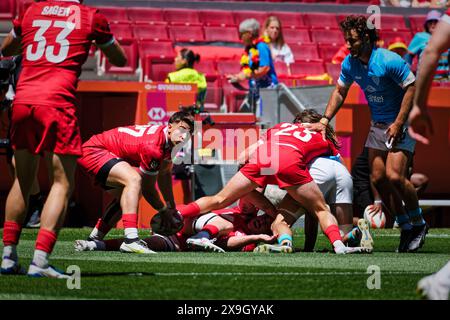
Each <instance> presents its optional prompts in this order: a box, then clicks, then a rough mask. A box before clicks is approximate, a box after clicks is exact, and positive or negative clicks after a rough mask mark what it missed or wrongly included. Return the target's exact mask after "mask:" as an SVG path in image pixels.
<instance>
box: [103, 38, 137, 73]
mask: <svg viewBox="0 0 450 320" xmlns="http://www.w3.org/2000/svg"><path fill="white" fill-rule="evenodd" d="M119 42H120V45H121V46H122V48H123V50H124V51H125V54H126V56H127V64H126V66H124V67H116V66H113V65H112V64H110V63H109V61H108V59H106V58H105V72H106V73H120V74H134V73H135V72H136V68H137V66H138V48H137V43H136V41H134V40H125V39H124V40H122V41H119Z"/></svg>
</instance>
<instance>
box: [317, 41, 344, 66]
mask: <svg viewBox="0 0 450 320" xmlns="http://www.w3.org/2000/svg"><path fill="white" fill-rule="evenodd" d="M318 48H319V57H320V59H323V61H325V62H331V59H333V57H334V55H335V54H336V52H337V51H338V50H339V46H334V45H321V46H318Z"/></svg>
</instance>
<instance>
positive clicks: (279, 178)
mask: <svg viewBox="0 0 450 320" xmlns="http://www.w3.org/2000/svg"><path fill="white" fill-rule="evenodd" d="M327 128H328V129H327V135H326V136H327V139H325V140H324V139H323V138H322V136H321V135H320V134H316V133H315V132H311V131H309V130H307V129H306V128H304V127H303V125H302V124H301V123H296V124H292V123H280V124H278V125H276V126H274V127H272V128H271V129H269V130H268V131H267V133H266V136H265V137H263V138H262V139H260V140H259V142H258V143H256V144H255V145H253V146H251V147H250V148H249V152H250V155H251V156H250V161H249V162H248V163H246V164H245V165H244V166H243V167H242V168H241V170H240V171H239V172H238V173H236V174H235V175H234V177H233V178H231V180H230V181H229V182H228V183H227V185H226V186H225V187H224V188H223V189H222V191H220V192H219V193H218V194H216V195H214V196H210V197H203V198H200V199H198V200H196V201H195V202H192V203H190V204H189V205H188V206H187V208H186V209H185V214H186V216H195V215H198V214H201V213H206V212H209V211H211V210H217V209H220V208H225V207H226V206H228V205H230V204H231V203H233V202H234V201H236V200H237V199H239V198H241V197H243V196H244V195H245V194H247V193H249V192H251V191H252V190H254V189H256V188H257V187H264V186H265V185H267V184H276V185H278V186H279V187H280V188H283V189H286V191H287V192H288V194H289V195H290V196H291V197H292V198H293V199H294V200H295V201H297V202H299V203H301V204H302V206H303V207H304V208H305V209H306V210H307V211H308V212H311V213H314V214H315V216H316V217H317V218H318V220H319V223H320V226H321V228H322V230H323V231H324V233H325V234H326V235H327V237H328V238H329V240H330V242H331V243H332V244H333V247H334V251H335V252H336V253H338V254H345V253H353V252H361V251H363V249H362V248H360V247H353V248H349V247H346V246H345V245H344V244H343V242H342V238H341V235H340V233H339V228H338V225H337V221H336V218H334V216H333V215H332V214H331V213H330V211H329V209H328V208H327V206H326V203H325V200H324V197H323V195H322V193H321V192H320V190H319V188H318V187H317V185H316V183H315V182H314V181H313V179H312V178H311V175H310V174H309V171H308V167H307V164H308V162H310V161H311V160H312V159H313V158H315V157H318V156H322V155H336V154H337V153H338V152H337V149H336V147H337V142H336V140H335V137H334V133H333V131H332V129H331V127H329V126H327ZM286 214H287V213H286V212H283V211H281V212H278V216H277V218H276V219H275V222H274V224H273V225H272V230H278V232H277V235H278V242H279V244H280V245H283V246H284V245H285V246H286V247H289V248H286V250H290V251H292V247H291V244H292V237H291V236H290V235H289V233H290V232H287V231H286V232H283V229H285V230H286V228H287V229H289V226H288V225H287V224H286V223H285V222H284V220H285V217H284V216H285V215H286Z"/></svg>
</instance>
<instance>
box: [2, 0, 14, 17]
mask: <svg viewBox="0 0 450 320" xmlns="http://www.w3.org/2000/svg"><path fill="white" fill-rule="evenodd" d="M15 15H16V2H15V0H1V1H0V19H12V18H14V16H15Z"/></svg>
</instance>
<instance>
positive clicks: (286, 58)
mask: <svg viewBox="0 0 450 320" xmlns="http://www.w3.org/2000/svg"><path fill="white" fill-rule="evenodd" d="M283 47H284V50H285V52H286V55H285V56H284V63H286V64H292V63H294V61H295V59H294V54H293V53H292V50H291V48H290V47H289V46H288V45H287V43H285V44H284V46H283Z"/></svg>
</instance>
